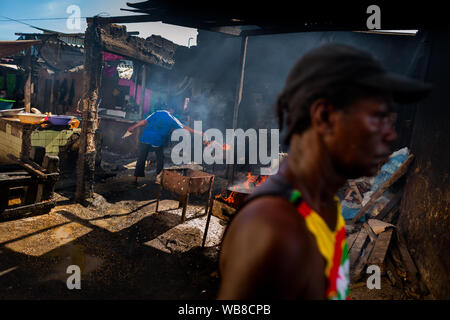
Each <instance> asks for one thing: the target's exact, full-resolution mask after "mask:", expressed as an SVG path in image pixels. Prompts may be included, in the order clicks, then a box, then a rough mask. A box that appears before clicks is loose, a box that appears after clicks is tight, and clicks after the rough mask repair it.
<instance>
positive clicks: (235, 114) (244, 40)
mask: <svg viewBox="0 0 450 320" xmlns="http://www.w3.org/2000/svg"><path fill="white" fill-rule="evenodd" d="M247 43H248V37H242V40H241V57H240V72H239V78H238V85H237V87H236V97H235V101H234V111H233V130H236V128H237V123H238V116H239V106H240V105H241V100H242V92H243V88H244V76H245V61H246V59H247ZM235 168H236V163H235V162H233V164H229V165H228V169H227V174H228V186H230V185H231V184H232V183H233V180H234V170H235Z"/></svg>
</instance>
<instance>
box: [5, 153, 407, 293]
mask: <svg viewBox="0 0 450 320" xmlns="http://www.w3.org/2000/svg"><path fill="white" fill-rule="evenodd" d="M107 156H108V157H106V160H108V161H109V162H108V161H105V162H104V165H103V167H104V168H106V169H108V170H113V171H110V172H114V174H116V176H115V177H111V178H107V179H104V180H101V179H99V181H98V182H97V183H96V185H95V193H96V197H95V201H94V202H93V203H92V205H91V206H89V207H83V206H82V205H80V204H77V203H75V202H74V201H73V196H74V191H75V188H74V186H73V183H72V184H70V183H67V181H64V180H62V181H61V184H60V186H59V189H58V192H57V193H56V194H55V196H56V200H57V206H56V207H55V208H53V209H52V211H51V212H50V213H49V214H45V215H40V216H34V217H29V218H23V219H16V220H12V221H7V222H1V223H0V288H2V289H1V290H0V299H170V300H172V299H175V300H176V299H214V298H215V297H216V294H217V290H218V286H219V278H218V272H217V271H218V270H217V269H218V257H219V243H220V239H221V236H222V233H223V231H224V228H225V226H226V223H225V222H224V221H221V220H219V219H217V218H216V217H214V216H213V217H212V219H211V222H210V226H209V231H208V237H207V241H206V246H205V248H203V249H202V248H201V242H202V237H203V232H204V228H205V224H206V215H205V200H206V196H203V197H191V199H190V200H189V206H188V210H187V214H186V221H185V222H184V223H181V208H178V201H177V199H176V198H175V197H174V195H172V194H170V193H168V192H165V191H163V193H162V196H161V199H162V200H161V202H160V209H159V210H158V211H159V212H158V213H156V212H155V207H156V195H157V190H158V187H157V185H156V184H155V183H154V178H155V173H154V170H150V171H147V172H146V178H144V179H143V180H142V181H141V182H140V185H139V186H134V185H133V184H132V183H131V181H132V174H133V163H132V159H127V158H124V157H115V156H114V155H113V154H107ZM127 163H128V164H129V165H126V164H127ZM223 185H224V180H221V179H220V178H219V177H216V183H215V186H214V192H213V193H214V194H218V193H220V191H221V189H220V188H221V186H223ZM61 188H62V189H61ZM69 265H78V266H80V269H81V289H80V290H68V289H67V285H66V281H67V278H68V277H69V276H70V274H67V273H66V270H67V267H68V266H69ZM352 285H353V286H354V288H353V289H352V290H351V296H352V299H354V300H358V299H369V300H372V299H405V296H404V294H403V293H402V292H401V291H400V290H398V289H396V288H393V287H392V286H391V285H390V283H389V281H387V280H386V279H383V281H382V290H369V289H367V287H366V286H361V285H360V284H356V286H355V284H352Z"/></svg>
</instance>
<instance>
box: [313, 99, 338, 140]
mask: <svg viewBox="0 0 450 320" xmlns="http://www.w3.org/2000/svg"><path fill="white" fill-rule="evenodd" d="M334 112H335V109H334V107H333V105H332V104H331V103H329V102H328V101H327V100H326V99H323V98H320V99H317V100H315V101H314V102H313V103H312V104H311V108H310V116H311V125H312V127H313V128H315V129H316V130H317V131H318V132H319V133H321V134H329V133H331V132H332V127H333V122H334Z"/></svg>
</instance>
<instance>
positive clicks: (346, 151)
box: [218, 44, 430, 299]
mask: <svg viewBox="0 0 450 320" xmlns="http://www.w3.org/2000/svg"><path fill="white" fill-rule="evenodd" d="M429 90H430V86H429V85H426V84H424V83H422V82H419V81H417V80H413V79H409V78H406V77H401V76H398V75H394V74H391V73H387V72H386V71H385V70H384V69H383V68H382V67H381V65H380V64H379V63H378V62H377V61H376V60H375V59H374V58H373V57H372V56H371V55H369V54H367V53H365V52H363V51H360V50H358V49H355V48H353V47H350V46H347V45H341V44H327V45H324V46H321V47H319V48H316V49H314V50H312V51H310V52H308V53H306V54H305V55H304V56H303V57H302V58H301V59H300V60H299V61H298V62H297V63H296V65H295V66H294V68H293V69H292V71H291V72H290V74H289V76H288V78H287V81H286V84H285V88H284V90H283V92H282V93H281V94H280V96H279V98H278V100H277V105H276V110H277V114H278V118H279V123H280V128H282V127H283V125H284V123H285V127H286V129H287V135H286V143H287V144H288V145H289V156H288V158H287V160H285V161H284V162H283V163H282V165H281V166H280V170H279V171H278V173H277V174H276V175H273V176H271V177H270V178H269V179H268V180H267V181H266V182H265V183H264V184H262V185H261V186H260V187H258V188H257V189H256V191H255V192H254V193H253V194H252V195H251V196H250V197H249V198H248V201H247V202H246V204H245V205H244V207H243V208H242V209H241V210H240V212H239V213H238V214H237V215H236V216H235V218H234V220H233V221H232V223H231V224H230V225H229V227H228V229H227V231H226V233H225V236H224V240H223V243H222V251H221V256H220V273H221V286H220V290H219V294H218V298H219V299H252V298H270V299H347V298H348V297H349V290H348V287H349V282H350V279H349V259H348V248H347V245H346V241H345V222H344V220H343V218H342V215H341V213H340V206H339V202H338V201H337V200H338V199H337V198H336V196H335V194H336V192H337V190H338V189H339V188H340V187H341V186H343V184H344V183H345V181H346V180H347V179H353V178H357V177H361V176H372V175H374V174H375V173H376V171H377V168H378V165H379V164H380V163H382V162H384V161H386V160H387V158H388V156H389V155H390V153H391V150H390V143H391V142H392V141H394V140H395V139H396V137H397V135H396V132H395V129H394V126H393V125H394V124H393V121H392V119H395V118H394V117H392V114H393V111H394V109H393V102H394V101H395V102H400V103H409V102H414V101H418V100H419V99H422V98H423V97H425V96H426V94H427V93H428V92H429ZM284 120H285V121H284Z"/></svg>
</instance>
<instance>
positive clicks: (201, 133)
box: [183, 126, 205, 136]
mask: <svg viewBox="0 0 450 320" xmlns="http://www.w3.org/2000/svg"><path fill="white" fill-rule="evenodd" d="M183 129H185V130H187V131H189V132H192V133H194V134H199V135H201V136H204V135H205V133H203V132H201V131H197V130H194V129H192V128H191V127H188V126H183Z"/></svg>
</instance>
